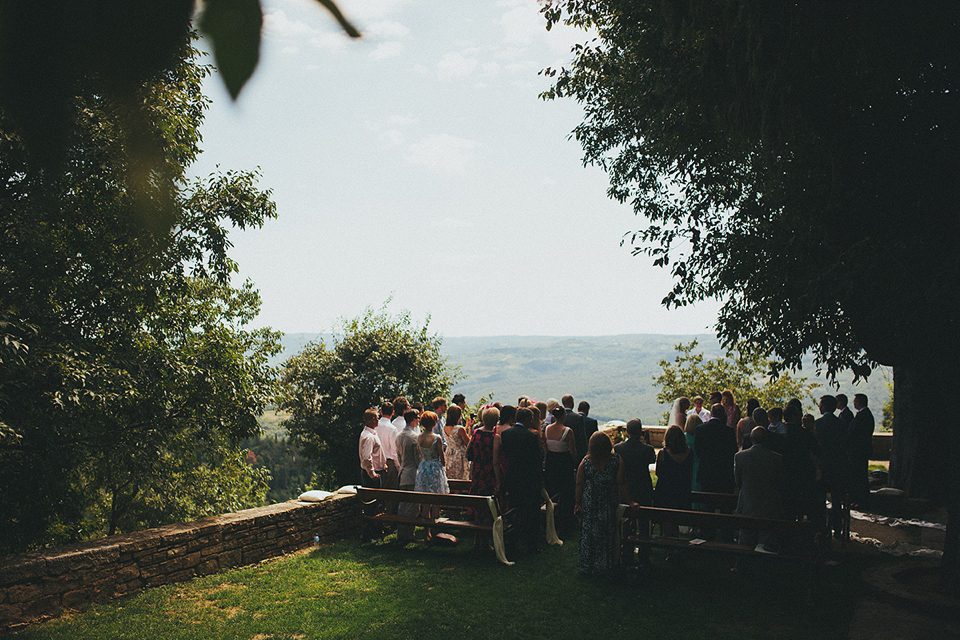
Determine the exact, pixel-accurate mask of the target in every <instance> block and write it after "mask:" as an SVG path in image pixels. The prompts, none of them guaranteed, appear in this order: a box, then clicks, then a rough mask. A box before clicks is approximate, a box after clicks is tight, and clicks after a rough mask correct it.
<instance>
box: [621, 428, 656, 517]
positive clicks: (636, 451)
mask: <svg viewBox="0 0 960 640" xmlns="http://www.w3.org/2000/svg"><path fill="white" fill-rule="evenodd" d="M615 449H616V452H617V455H618V456H620V459H621V460H622V461H623V473H624V476H625V478H626V480H627V486H628V487H630V497H631V498H633V500H634V501H635V502H639V503H640V504H642V505H650V504H653V480H651V478H650V465H651V464H653V463H655V462H656V461H657V454H656V452H655V451H654V450H653V447H651V446H650V445H648V444H647V443H646V442H644V441H643V440H640V439H639V438H630V439H628V440H627V441H626V442H621V443H620V444H618V445H617V446H616V447H615Z"/></svg>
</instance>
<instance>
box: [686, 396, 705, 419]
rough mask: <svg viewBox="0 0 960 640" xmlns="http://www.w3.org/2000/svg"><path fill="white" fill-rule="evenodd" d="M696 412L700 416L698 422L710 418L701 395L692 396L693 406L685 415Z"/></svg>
mask: <svg viewBox="0 0 960 640" xmlns="http://www.w3.org/2000/svg"><path fill="white" fill-rule="evenodd" d="M693 414H697V415H698V416H699V417H700V422H706V421H707V420H709V419H710V409H708V408H706V407H705V406H703V396H694V397H693V408H692V409H690V410H689V411H688V412H687V415H688V416H690V415H693Z"/></svg>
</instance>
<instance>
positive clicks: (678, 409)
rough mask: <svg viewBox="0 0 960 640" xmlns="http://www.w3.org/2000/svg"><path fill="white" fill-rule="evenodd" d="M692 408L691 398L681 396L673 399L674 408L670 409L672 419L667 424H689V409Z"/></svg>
mask: <svg viewBox="0 0 960 640" xmlns="http://www.w3.org/2000/svg"><path fill="white" fill-rule="evenodd" d="M689 408H690V398H688V397H687V396H680V397H679V398H677V399H676V400H674V401H673V408H672V409H671V410H670V421H669V422H668V423H667V426H668V427H669V426H671V425H677V426H678V427H683V426H684V425H685V424H687V409H689Z"/></svg>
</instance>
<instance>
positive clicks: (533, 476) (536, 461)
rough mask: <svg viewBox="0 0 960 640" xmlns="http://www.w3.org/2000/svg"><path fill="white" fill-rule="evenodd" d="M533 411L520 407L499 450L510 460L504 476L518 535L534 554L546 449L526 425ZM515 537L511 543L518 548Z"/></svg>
mask: <svg viewBox="0 0 960 640" xmlns="http://www.w3.org/2000/svg"><path fill="white" fill-rule="evenodd" d="M530 424H533V412H532V411H530V409H528V408H527V407H522V408H520V409H517V421H516V422H515V423H514V425H513V426H512V427H510V428H509V429H507V430H505V431H504V432H503V433H501V434H500V451H501V453H502V455H503V456H505V457H506V459H507V470H506V475H505V477H504V479H503V485H504V488H505V489H506V490H507V494H508V499H509V503H510V507H511V508H515V509H516V510H517V519H518V520H519V522H518V529H519V537H520V539H522V540H523V542H524V544H525V545H526V547H527V550H528V551H530V552H531V553H537V552H539V551H540V545H539V543H538V539H539V537H540V503H541V501H542V495H541V494H542V489H543V473H542V471H543V452H542V451H541V450H540V438H539V437H537V435H536V434H535V433H533V432H532V431H530V429H528V428H527V425H530ZM517 542H518V541H516V539H514V541H513V544H512V545H511V547H512V550H516V546H517Z"/></svg>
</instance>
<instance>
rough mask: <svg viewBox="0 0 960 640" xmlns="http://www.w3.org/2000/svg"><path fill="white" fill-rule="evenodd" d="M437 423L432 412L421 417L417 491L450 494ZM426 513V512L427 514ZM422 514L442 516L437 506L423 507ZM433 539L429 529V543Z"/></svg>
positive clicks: (426, 412)
mask: <svg viewBox="0 0 960 640" xmlns="http://www.w3.org/2000/svg"><path fill="white" fill-rule="evenodd" d="M437 422H439V418H438V417H437V414H435V413H434V412H432V411H424V412H423V415H421V416H420V424H421V425H423V433H421V434H420V435H419V436H417V447H418V448H419V449H420V466H419V467H418V468H417V479H416V482H415V484H414V490H415V491H426V492H429V493H450V485H449V484H448V483H447V474H446V472H444V464H443V447H442V446H441V445H440V441H441V440H442V438H441V437H440V436H438V435H437V434H435V433H434V432H433V428H434V427H435V426H436V424H437ZM424 511H426V513H425V514H424V513H423V512H424ZM421 514H423V515H425V516H426V517H428V518H436V517H437V516H439V515H440V508H439V507H436V506H429V507H421ZM432 538H433V532H432V531H431V530H430V529H427V540H428V541H429V540H431V539H432Z"/></svg>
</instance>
